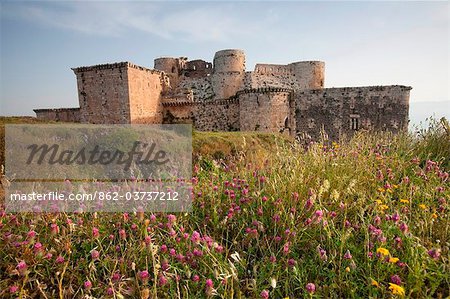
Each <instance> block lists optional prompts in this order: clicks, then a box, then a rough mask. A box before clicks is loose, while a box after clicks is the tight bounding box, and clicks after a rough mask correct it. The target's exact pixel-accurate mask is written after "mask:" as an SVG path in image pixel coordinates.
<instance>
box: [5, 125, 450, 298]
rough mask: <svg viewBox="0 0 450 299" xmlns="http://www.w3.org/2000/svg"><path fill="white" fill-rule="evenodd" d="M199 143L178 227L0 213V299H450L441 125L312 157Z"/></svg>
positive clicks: (312, 150)
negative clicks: (188, 202) (189, 199)
mask: <svg viewBox="0 0 450 299" xmlns="http://www.w3.org/2000/svg"><path fill="white" fill-rule="evenodd" d="M193 138H194V140H193V147H194V164H195V165H194V176H195V179H194V180H193V183H194V189H193V193H194V195H195V196H194V199H193V211H192V212H191V213H176V214H175V218H176V220H175V218H174V217H173V216H169V215H168V214H163V213H155V214H152V213H145V214H143V213H130V214H122V213H83V214H70V213H47V214H30V213H22V214H7V213H2V212H1V209H0V215H1V216H0V223H1V225H0V238H1V242H0V260H1V261H2V263H1V264H0V297H2V298H3V297H6V298H8V296H10V297H14V298H15V297H21V298H35V297H39V296H41V297H44V294H45V296H47V297H48V298H58V297H67V298H69V297H77V298H80V297H83V296H86V295H89V296H94V297H96V298H97V297H106V298H113V297H114V296H115V297H116V298H122V297H126V298H154V297H156V296H158V297H159V298H176V297H182V298H187V297H190V298H207V297H217V298H264V296H265V295H266V292H267V294H269V296H270V298H285V297H289V298H311V297H312V298H324V297H331V298H393V297H396V296H398V297H400V295H395V294H394V291H393V289H392V286H391V285H390V283H392V282H396V283H397V284H398V285H399V287H400V288H401V289H400V290H403V291H404V292H405V297H410V298H446V297H448V296H450V293H449V290H450V277H449V275H448V273H450V261H449V258H448V257H449V246H450V239H449V231H450V218H449V217H450V216H449V208H450V207H449V201H450V186H449V180H450V178H449V177H448V172H449V164H448V158H449V155H448V150H449V149H450V139H449V135H448V127H447V125H446V122H445V120H442V121H440V122H435V123H433V124H432V126H431V127H430V128H428V130H426V131H424V132H422V134H421V135H412V134H400V135H392V134H387V133H379V134H370V135H367V134H358V135H357V136H355V137H354V138H353V139H351V140H350V141H348V142H343V143H333V144H330V145H328V143H316V144H311V145H310V146H309V148H308V149H304V148H302V147H300V146H297V145H296V144H295V143H294V142H293V141H292V140H290V139H289V138H285V137H283V136H278V135H273V134H258V133H242V132H241V133H240V132H236V133H211V132H205V133H204V132H195V133H194V136H193ZM52 224H53V226H52ZM56 227H57V229H56ZM96 229H98V236H97V235H96V234H95V233H94V231H95V230H96ZM121 230H124V232H125V233H126V236H124V235H123V232H121ZM30 231H35V232H36V236H35V237H33V238H30V237H27V234H29V232H30ZM111 236H112V237H111ZM197 236H198V238H197ZM26 240H28V242H26V243H23V241H26ZM37 242H39V243H41V245H42V249H39V250H37V249H36V248H35V246H36V243H37ZM166 248H167V249H166ZM94 250H96V251H98V253H99V255H100V257H99V258H98V259H93V258H92V252H93V251H94ZM170 250H174V252H175V253H174V254H171V253H170ZM385 250H387V251H388V252H389V254H388V255H383V254H382V253H381V252H383V251H385ZM347 252H348V253H347ZM48 253H51V254H52V257H50V258H49V257H48V256H47V257H46V255H47V254H48ZM349 254H350V255H351V256H350V255H349ZM58 256H60V257H61V258H63V261H62V260H61V258H60V262H59V263H58V261H57V260H56V257H58ZM397 259H398V260H397ZM21 261H24V262H25V263H26V270H24V271H19V269H18V268H17V266H18V265H19V262H21ZM21 265H23V264H21ZM145 271H148V275H149V277H148V278H147V272H145ZM197 276H198V278H199V280H198V281H197V279H196V277H197ZM209 279H210V280H211V281H208V280H209ZM86 281H89V282H91V283H92V287H90V288H89V287H86V286H85V285H84V283H85V282H86ZM211 282H212V284H213V286H212V288H211V287H207V283H208V284H209V283H211ZM375 282H376V283H375ZM308 283H313V284H314V285H315V291H314V292H308V290H307V288H306V285H307V284H308ZM11 286H15V287H17V291H16V292H15V293H14V294H11V293H10V287H11ZM389 287H391V289H390V288H389ZM393 287H395V286H393ZM108 292H109V293H112V294H113V295H108Z"/></svg>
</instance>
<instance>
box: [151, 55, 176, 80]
mask: <svg viewBox="0 0 450 299" xmlns="http://www.w3.org/2000/svg"><path fill="white" fill-rule="evenodd" d="M154 62H155V65H154V69H156V70H159V71H163V72H164V73H166V75H167V76H168V77H169V84H170V86H171V87H175V86H177V85H178V82H179V78H180V73H181V69H180V68H181V67H182V66H181V65H180V58H172V57H161V58H156V59H155V60H154Z"/></svg>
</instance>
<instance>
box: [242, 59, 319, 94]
mask: <svg viewBox="0 0 450 299" xmlns="http://www.w3.org/2000/svg"><path fill="white" fill-rule="evenodd" d="M324 73H325V64H324V63H323V62H321V61H302V62H295V63H291V64H287V65H277V64H257V65H256V66H255V71H253V72H247V73H246V74H245V81H244V86H245V88H246V89H253V88H261V87H276V88H289V89H293V90H298V89H316V88H323V86H324V78H325V75H324Z"/></svg>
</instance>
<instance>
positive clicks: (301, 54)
mask: <svg viewBox="0 0 450 299" xmlns="http://www.w3.org/2000/svg"><path fill="white" fill-rule="evenodd" d="M0 5H1V6H0V9H1V53H0V55H1V61H0V62H1V74H0V75H1V78H0V82H1V85H0V99H1V104H0V115H34V113H33V111H32V109H33V108H49V107H77V106H78V99H77V91H76V80H75V75H74V74H73V72H72V71H71V70H70V68H71V67H77V66H82V65H93V64H99V63H107V62H117V61H126V60H128V61H131V62H134V63H136V64H139V65H142V66H146V67H153V59H154V58H155V57H158V56H175V57H178V56H187V57H189V58H190V59H197V58H202V59H205V60H209V61H212V58H213V56H214V52H215V51H217V50H220V49H225V48H240V49H243V50H245V52H246V55H247V69H248V70H252V69H253V68H254V65H255V63H257V62H265V63H281V64H284V63H289V62H293V61H301V60H322V61H325V63H326V74H325V75H326V77H325V85H326V87H333V86H334V87H338V86H366V85H384V84H386V85H390V84H403V85H410V86H412V87H413V88H414V89H413V90H412V92H411V103H412V104H411V109H412V110H414V109H415V108H414V107H419V106H415V103H416V102H427V103H429V104H427V105H423V104H422V106H421V107H422V108H420V112H421V113H425V115H426V114H428V115H431V114H432V113H434V112H436V113H438V114H446V115H447V116H450V99H449V57H448V55H449V3H448V2H447V1H445V2H334V1H333V2H167V1H164V2H143V1H140V2H109V1H108V2H105V1H101V2H75V1H74V2H53V1H48V2H36V1H29V2H12V1H11V2H8V1H6V2H5V1H3V2H2V1H1V0H0ZM436 102H440V103H436ZM424 109H425V110H424ZM416 112H417V111H416Z"/></svg>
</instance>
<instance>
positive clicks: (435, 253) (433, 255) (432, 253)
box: [428, 248, 441, 260]
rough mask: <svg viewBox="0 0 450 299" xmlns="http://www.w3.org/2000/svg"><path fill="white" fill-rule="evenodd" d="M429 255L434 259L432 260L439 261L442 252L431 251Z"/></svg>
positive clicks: (437, 250)
mask: <svg viewBox="0 0 450 299" xmlns="http://www.w3.org/2000/svg"><path fill="white" fill-rule="evenodd" d="M428 255H429V256H430V257H431V258H432V259H435V260H437V259H439V257H440V256H441V250H440V249H434V248H433V249H430V250H428Z"/></svg>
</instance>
